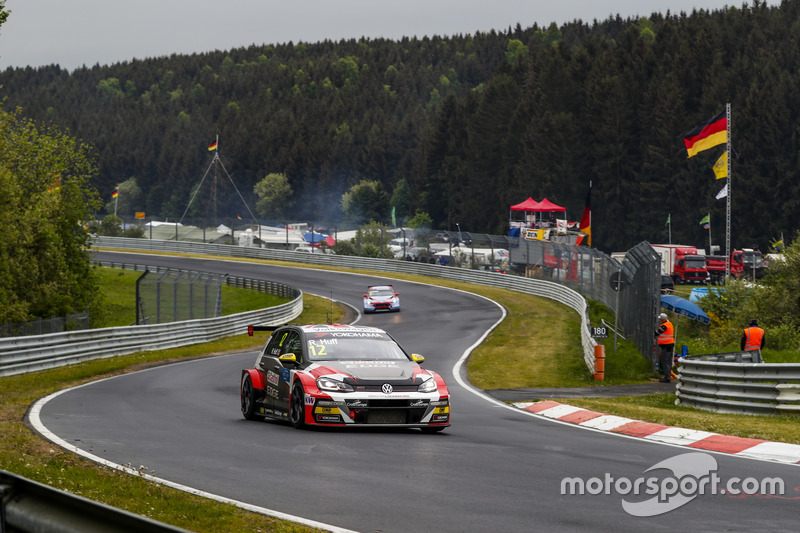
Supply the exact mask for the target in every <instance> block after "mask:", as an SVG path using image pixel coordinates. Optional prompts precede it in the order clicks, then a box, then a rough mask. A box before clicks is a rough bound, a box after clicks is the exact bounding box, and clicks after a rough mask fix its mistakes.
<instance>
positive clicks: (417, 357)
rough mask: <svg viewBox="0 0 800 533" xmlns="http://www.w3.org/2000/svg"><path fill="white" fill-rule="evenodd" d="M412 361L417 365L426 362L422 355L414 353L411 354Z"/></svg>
mask: <svg viewBox="0 0 800 533" xmlns="http://www.w3.org/2000/svg"><path fill="white" fill-rule="evenodd" d="M411 359H412V360H413V361H414V362H415V363H419V364H422V363H423V362H424V361H425V358H424V357H422V356H421V355H420V354H418V353H412V354H411Z"/></svg>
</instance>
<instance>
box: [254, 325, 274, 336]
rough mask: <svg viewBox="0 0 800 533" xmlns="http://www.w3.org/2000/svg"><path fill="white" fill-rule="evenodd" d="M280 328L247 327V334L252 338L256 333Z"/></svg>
mask: <svg viewBox="0 0 800 533" xmlns="http://www.w3.org/2000/svg"><path fill="white" fill-rule="evenodd" d="M279 327H280V326H253V325H250V326H247V334H248V335H249V336H250V337H252V336H253V332H255V331H275V330H276V329H278V328H279Z"/></svg>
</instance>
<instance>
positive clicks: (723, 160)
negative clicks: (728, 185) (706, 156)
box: [711, 150, 728, 180]
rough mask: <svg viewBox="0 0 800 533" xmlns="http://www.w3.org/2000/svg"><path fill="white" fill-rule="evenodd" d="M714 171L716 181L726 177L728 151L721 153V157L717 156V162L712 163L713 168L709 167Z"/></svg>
mask: <svg viewBox="0 0 800 533" xmlns="http://www.w3.org/2000/svg"><path fill="white" fill-rule="evenodd" d="M711 168H712V169H713V170H714V175H715V176H716V177H717V179H718V180H721V179H722V178H727V177H728V151H727V150H725V151H724V152H722V155H721V156H719V159H717V162H716V163H714V166H713V167H711Z"/></svg>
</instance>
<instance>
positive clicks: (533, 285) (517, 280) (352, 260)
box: [96, 237, 597, 372]
mask: <svg viewBox="0 0 800 533" xmlns="http://www.w3.org/2000/svg"><path fill="white" fill-rule="evenodd" d="M96 245H97V246H103V247H108V248H118V249H132V250H153V251H166V252H180V253H193V254H202V255H218V256H224V257H242V258H248V259H261V260H271V261H287V262H292V263H305V264H313V265H321V266H329V267H333V268H353V269H359V270H373V271H379V272H395V273H402V274H416V275H420V276H431V277H436V278H442V279H448V280H452V281H458V282H463V283H474V284H477V285H485V286H489V287H500V288H504V289H509V290H512V291H518V292H523V293H526V294H532V295H534V296H541V297H543V298H549V299H551V300H555V301H557V302H560V303H562V304H564V305H567V306H569V307H570V308H572V309H574V310H575V311H576V312H577V313H578V314H579V315H580V317H581V345H582V347H583V356H584V361H585V362H586V366H587V368H588V369H589V371H590V372H594V371H595V359H594V347H595V345H596V344H597V342H596V341H595V340H594V339H593V338H592V336H591V332H590V327H589V326H590V325H589V314H588V306H587V303H586V300H585V299H584V298H583V296H581V295H580V294H579V293H578V292H576V291H574V290H572V289H570V288H569V287H565V286H563V285H560V284H558V283H554V282H551V281H545V280H541V279H532V278H524V277H521V276H514V275H510V274H500V273H497V272H487V271H482V270H472V269H466V268H457V267H450V266H442V265H431V264H425V263H416V262H414V261H402V260H396V259H375V258H370V257H353V256H343V255H333V254H321V253H307V252H295V251H286V250H276V249H271V248H249V247H240V246H230V245H224V244H203V243H193V242H176V241H152V240H149V239H129V238H124V237H98V238H97V240H96Z"/></svg>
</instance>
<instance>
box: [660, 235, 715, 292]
mask: <svg viewBox="0 0 800 533" xmlns="http://www.w3.org/2000/svg"><path fill="white" fill-rule="evenodd" d="M651 246H652V247H653V250H655V251H656V253H657V254H659V255H660V256H661V273H662V274H667V275H669V276H671V277H672V279H673V281H674V282H675V285H679V284H681V283H705V282H706V279H707V278H708V270H707V269H706V258H705V256H703V255H698V254H697V248H695V247H694V246H686V245H683V244H652V245H651ZM723 270H724V268H723Z"/></svg>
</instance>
